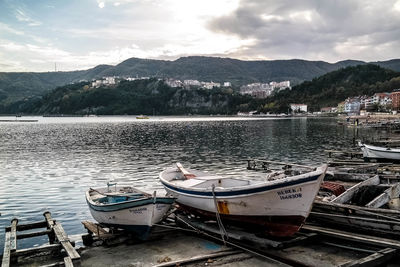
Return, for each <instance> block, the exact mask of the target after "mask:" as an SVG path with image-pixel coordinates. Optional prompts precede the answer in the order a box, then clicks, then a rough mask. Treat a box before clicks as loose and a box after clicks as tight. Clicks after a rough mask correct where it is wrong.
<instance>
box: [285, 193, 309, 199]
mask: <svg viewBox="0 0 400 267" xmlns="http://www.w3.org/2000/svg"><path fill="white" fill-rule="evenodd" d="M301 197H303V195H302V194H301V193H297V194H291V195H284V196H280V198H281V200H284V199H292V198H301Z"/></svg>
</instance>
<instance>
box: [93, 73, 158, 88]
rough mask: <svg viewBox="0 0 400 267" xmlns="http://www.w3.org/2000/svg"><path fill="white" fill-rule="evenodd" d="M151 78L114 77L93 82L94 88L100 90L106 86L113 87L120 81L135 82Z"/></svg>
mask: <svg viewBox="0 0 400 267" xmlns="http://www.w3.org/2000/svg"><path fill="white" fill-rule="evenodd" d="M148 79H150V77H136V78H132V77H119V76H113V77H103V78H101V79H96V80H93V81H92V84H91V85H92V88H99V87H100V86H106V87H112V86H115V85H117V84H118V83H119V82H120V81H123V80H126V81H134V80H148Z"/></svg>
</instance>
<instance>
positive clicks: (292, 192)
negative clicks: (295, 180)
mask: <svg viewBox="0 0 400 267" xmlns="http://www.w3.org/2000/svg"><path fill="white" fill-rule="evenodd" d="M277 194H278V196H279V198H280V199H281V200H284V199H292V198H301V197H303V195H302V193H301V187H299V188H292V189H284V190H280V191H278V192H277Z"/></svg>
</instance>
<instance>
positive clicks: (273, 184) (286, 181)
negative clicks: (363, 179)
mask: <svg viewBox="0 0 400 267" xmlns="http://www.w3.org/2000/svg"><path fill="white" fill-rule="evenodd" d="M324 168H327V165H326V164H323V165H321V166H320V167H318V168H317V169H316V170H314V171H311V172H307V173H303V174H300V175H295V176H289V177H285V178H283V179H278V180H274V181H265V182H262V183H258V184H253V185H251V184H250V185H246V186H238V187H230V188H224V189H223V190H221V188H218V187H216V188H215V196H217V197H232V198H234V197H238V196H243V195H255V194H262V193H264V192H267V191H270V190H275V189H279V188H282V187H286V186H291V185H296V184H305V183H308V182H313V181H317V180H318V178H319V177H320V176H321V175H323V174H324ZM172 169H173V167H170V168H167V169H165V170H164V171H162V172H161V173H160V174H159V179H160V181H161V183H162V184H163V185H164V186H165V187H167V188H169V189H170V190H174V191H177V192H179V193H180V194H186V195H195V196H196V197H212V196H213V194H212V192H211V191H210V188H196V187H184V186H180V185H176V184H175V183H172V182H170V181H168V180H166V179H165V178H163V177H162V175H163V174H164V173H166V172H167V171H168V170H172ZM301 176H303V177H301ZM192 179H193V178H192ZM304 180H305V181H304Z"/></svg>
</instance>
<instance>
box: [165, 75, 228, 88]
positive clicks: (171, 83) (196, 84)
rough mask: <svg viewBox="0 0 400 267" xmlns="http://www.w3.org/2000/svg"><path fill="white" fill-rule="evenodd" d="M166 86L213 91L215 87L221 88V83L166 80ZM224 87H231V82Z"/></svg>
mask: <svg viewBox="0 0 400 267" xmlns="http://www.w3.org/2000/svg"><path fill="white" fill-rule="evenodd" d="M164 81H165V83H166V84H168V86H170V87H182V88H191V87H198V88H204V89H213V88H214V87H216V88H220V87H221V83H216V82H213V81H211V82H201V81H198V80H184V81H181V80H176V79H171V78H170V79H165V80H164ZM222 86H223V87H231V86H232V84H231V83H230V82H224V83H223V84H222Z"/></svg>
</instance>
